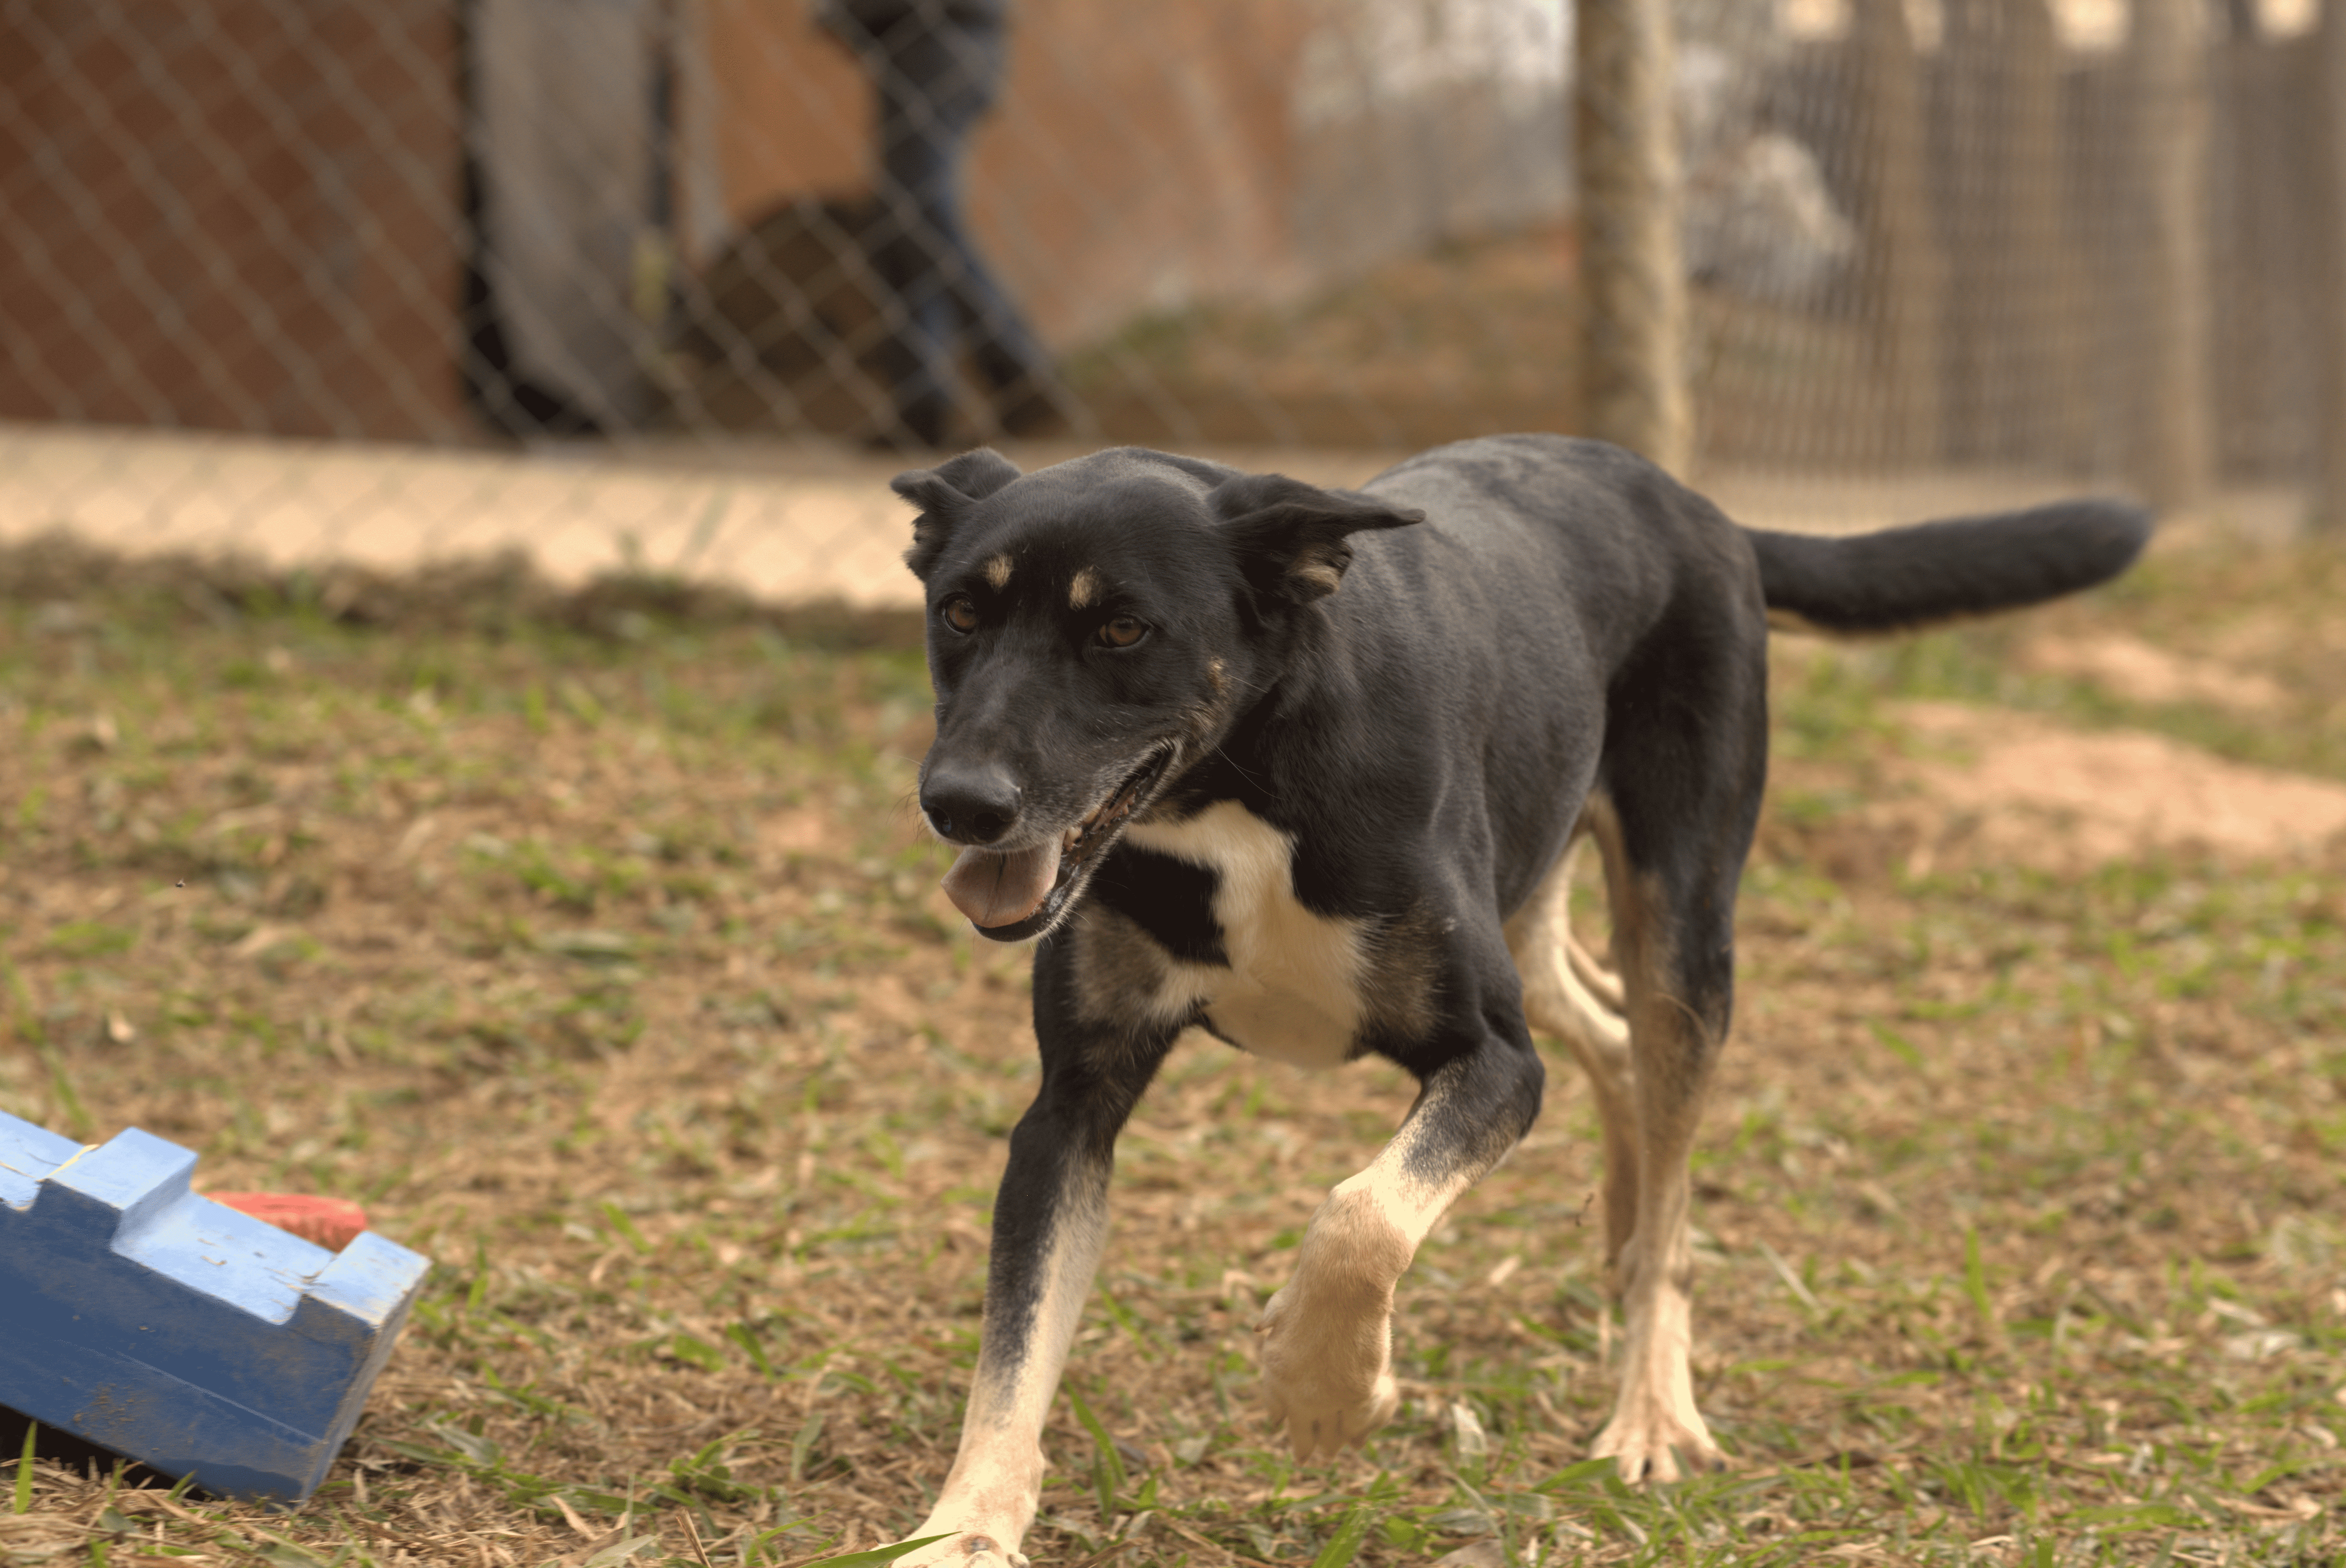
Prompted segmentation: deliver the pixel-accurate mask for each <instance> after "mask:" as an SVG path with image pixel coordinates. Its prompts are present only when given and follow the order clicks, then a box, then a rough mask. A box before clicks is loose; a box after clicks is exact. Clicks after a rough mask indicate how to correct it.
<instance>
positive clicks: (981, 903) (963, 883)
mask: <svg viewBox="0 0 2346 1568" xmlns="http://www.w3.org/2000/svg"><path fill="white" fill-rule="evenodd" d="M1172 755H1173V748H1171V747H1159V748H1158V749H1156V750H1155V751H1152V752H1150V753H1149V754H1148V757H1147V758H1146V759H1144V760H1143V761H1142V762H1141V764H1140V766H1139V767H1137V768H1136V769H1133V771H1132V772H1131V773H1130V774H1129V775H1128V776H1127V778H1126V779H1125V780H1124V782H1123V783H1121V784H1119V785H1117V787H1116V788H1115V789H1113V790H1111V791H1109V792H1108V794H1107V797H1106V798H1105V799H1102V800H1101V801H1100V803H1099V804H1098V805H1096V806H1095V807H1093V808H1092V809H1091V810H1090V811H1089V812H1088V813H1087V814H1086V816H1085V817H1084V819H1083V820H1081V821H1079V822H1077V823H1076V825H1075V826H1073V827H1071V828H1069V829H1067V830H1066V831H1064V832H1062V833H1059V834H1057V835H1056V836H1055V837H1053V838H1049V839H1045V840H1044V841H1043V842H1041V843H1039V844H1036V845H1034V846H1032V847H1031V848H1028V849H1024V850H1009V851H1008V852H1006V853H1005V852H1002V851H997V850H981V849H967V850H963V851H962V852H961V855H960V857H959V858H958V859H956V860H954V863H953V870H951V871H947V872H946V873H945V880H944V890H945V897H947V898H949V899H951V900H952V901H953V903H954V908H955V909H957V910H959V911H961V912H962V913H964V914H965V915H967V916H968V917H969V921H970V923H971V924H972V925H974V926H976V927H977V928H978V929H979V930H980V931H982V932H984V933H985V934H986V935H988V936H990V937H995V938H999V939H1000V940H1002V941H1005V942H1016V941H1019V940H1021V939H1023V938H1025V937H1028V936H1032V935H1034V934H1035V932H1039V931H1041V930H1043V929H1044V928H1045V926H1047V925H1049V924H1050V922H1051V921H1052V920H1053V919H1054V918H1056V915H1057V914H1058V912H1059V910H1060V907H1061V906H1062V905H1063V904H1064V903H1065V901H1066V896H1067V892H1068V890H1070V889H1071V888H1073V887H1074V886H1075V883H1076V878H1077V877H1078V876H1079V875H1080V874H1081V873H1082V871H1083V869H1084V867H1085V866H1086V864H1087V863H1089V862H1090V860H1092V859H1093V857H1095V856H1096V855H1097V854H1098V853H1099V851H1100V850H1102V849H1103V848H1105V847H1106V846H1107V843H1108V842H1109V841H1110V840H1113V839H1114V838H1115V837H1116V835H1117V830H1119V829H1121V828H1122V827H1123V826H1124V824H1125V822H1126V821H1127V820H1129V819H1130V817H1131V816H1132V814H1133V812H1134V811H1136V810H1137V809H1139V808H1140V805H1141V802H1142V800H1143V799H1144V798H1145V797H1146V796H1147V794H1148V789H1149V786H1150V785H1152V784H1154V783H1155V782H1156V781H1157V779H1158V777H1159V776H1160V775H1161V774H1162V773H1163V772H1164V769H1165V764H1166V762H1167V761H1168V759H1170V758H1171V757H1172Z"/></svg>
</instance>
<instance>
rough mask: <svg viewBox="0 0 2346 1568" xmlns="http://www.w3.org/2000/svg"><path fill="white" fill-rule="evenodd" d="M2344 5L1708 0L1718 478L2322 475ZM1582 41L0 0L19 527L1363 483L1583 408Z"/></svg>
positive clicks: (1803, 482) (831, 579)
mask: <svg viewBox="0 0 2346 1568" xmlns="http://www.w3.org/2000/svg"><path fill="white" fill-rule="evenodd" d="M2315 3H2316V0H2221V3H2220V4H2219V3H2216V0H1780V3H1778V4H1775V5H1766V4H1760V3H1759V0H1678V4H1677V5H1675V7H1674V8H1673V20H1674V24H1675V29H1674V30H1675V34H1676V47H1675V60H1674V64H1673V65H1672V66H1670V68H1669V71H1668V76H1667V79H1666V80H1665V81H1664V82H1663V83H1661V84H1660V85H1659V86H1658V87H1657V88H1655V89H1654V91H1653V93H1652V94H1650V95H1649V102H1652V103H1661V104H1667V105H1668V106H1670V107H1671V113H1672V117H1673V120H1674V124H1675V127H1676V137H1677V141H1678V149H1679V154H1680V158H1681V168H1682V174H1681V176H1680V178H1681V180H1682V190H1683V199H1682V202H1681V205H1680V210H1679V214H1678V221H1677V224H1676V225H1675V236H1674V238H1675V240H1676V249H1677V250H1678V253H1679V254H1680V255H1681V256H1682V258H1683V266H1684V268H1685V270H1686V274H1687V277H1688V280H1689V284H1690V287H1689V290H1688V294H1687V303H1688V309H1687V311H1686V321H1685V322H1684V326H1683V331H1680V332H1679V334H1678V341H1679V343H1680V344H1681V347H1680V348H1678V350H1676V352H1678V353H1682V354H1683V355H1685V356H1686V359H1687V363H1686V366H1685V372H1686V373H1685V376H1684V386H1685V388H1686V390H1687V391H1688V393H1689V394H1690V396H1689V398H1688V410H1689V416H1688V417H1689V418H1690V422H1691V450H1692V452H1693V453H1694V457H1693V459H1692V462H1691V464H1690V465H1691V466H1692V467H1693V468H1694V469H1695V470H1696V472H1697V475H1698V478H1699V479H1700V480H1701V481H1702V482H1704V483H1706V484H1715V485H1717V486H1719V487H1722V488H1725V489H1726V490H1727V491H1728V492H1729V494H1730V496H1731V497H1732V496H1737V495H1740V496H1743V497H1747V498H1749V504H1751V505H1753V506H1759V507H1762V508H1764V509H1768V510H1769V511H1770V514H1771V515H1774V516H1796V515H1797V514H1802V513H1819V514H1821V513H1827V512H1831V511H1834V510H1836V509H1841V510H1853V512H1854V513H1855V514H1871V513H1872V511H1873V510H1874V509H1876V508H1882V509H1887V510H1899V509H1904V508H1905V507H1906V505H1907V498H1908V497H1909V496H1910V495H1919V494H1921V493H1922V492H1923V491H1928V492H1929V493H1930V494H1931V496H1932V497H1933V502H1932V504H1933V505H1945V504H1955V505H1960V504H1965V503H1966V502H1967V501H1968V500H1970V499H1973V498H2000V497H2002V496H2004V495H2007V494H2022V493H2027V492H2030V491H2033V490H2045V489H2053V488H2065V487H2072V486H2075V485H2077V484H2085V483H2095V484H2125V485H2128V486H2131V487H2133V488H2135V489H2137V490H2139V491H2142V492H2145V493H2147V494H2151V495H2153V496H2155V497H2157V498H2159V499H2162V500H2164V501H2167V502H2168V503H2170V504H2194V503H2198V502H2203V501H2205V500H2207V499H2208V498H2209V497H2223V498H2227V500H2226V504H2234V502H2236V501H2237V498H2238V497H2239V496H2242V495H2246V496H2249V502H2246V503H2239V504H2244V505H2249V506H2251V507H2254V506H2261V507H2263V508H2264V509H2265V510H2267V511H2269V512H2272V513H2274V514H2277V515H2280V516H2283V517H2296V516H2300V515H2306V514H2314V513H2315V512H2317V511H2318V510H2319V494H2320V486H2321V477H2322V474H2321V470H2322V466H2323V459H2324V456H2325V454H2327V453H2330V452H2331V451H2333V450H2335V449H2336V448H2337V447H2338V446H2339V445H2340V443H2337V442H2334V441H2331V440H2330V439H2328V438H2327V436H2326V435H2325V432H2326V431H2328V430H2329V429H2331V427H2332V425H2333V424H2334V423H2337V422H2338V420H2339V419H2340V412H2339V407H2338V405H2339V403H2340V402H2341V399H2340V397H2339V395H2338V394H2337V393H2336V392H2334V391H2333V385H2334V383H2335V382H2337V380H2338V379H2339V378H2338V377H2337V376H2336V375H2335V374H2333V372H2332V365H2333V361H2335V360H2337V359H2338V358H2340V357H2341V352H2340V351H2338V350H2336V349H2334V348H2333V347H2332V346H2331V345H2332V344H2333V343H2335V342H2336V341H2337V340H2338V339H2339V338H2340V337H2341V327H2340V324H2339V320H2340V314H2341V312H2340V310H2339V306H2338V303H2337V302H2338V300H2339V298H2340V296H2341V289H2340V287H2339V286H2338V280H2339V278H2340V276H2341V268H2340V266H2339V261H2338V256H2337V250H2338V248H2339V241H2338V239H2337V235H2338V233H2339V231H2340V229H2341V226H2346V219H2342V218H2341V210H2340V208H2341V204H2340V202H2339V200H2338V199H2337V198H2336V195H2335V192H2336V190H2337V189H2338V188H2339V187H2340V185H2341V175H2340V172H2339V168H2338V159H2337V158H2334V157H2333V155H2332V154H2331V151H2330V150H2329V149H2330V148H2331V146H2332V144H2333V142H2334V141H2335V139H2336V138H2337V137H2338V135H2339V132H2338V130H2337V128H2336V127H2335V126H2334V125H2333V122H2332V118H2331V105H2332V102H2333V99H2334V97H2335V95H2334V94H2333V93H2332V92H2331V89H2330V85H2329V84H2330V83H2331V80H2332V79H2333V78H2334V77H2336V76H2338V75H2339V71H2338V67H2337V66H2334V65H2333V64H2332V63H2331V59H2332V56H2337V55H2338V54H2339V53H2340V49H2339V46H2338V41H2337V39H2336V37H2335V36H2334V32H2333V31H2330V30H2325V28H2324V27H2323V26H2322V25H2321V18H2320V16H2319V15H2317V13H2316V10H2315ZM1614 8H1615V9H1620V8H1621V7H1620V6H1619V5H1615V6H1614ZM1629 8H1630V9H1633V10H1634V9H1635V6H1634V5H1632V6H1630V7H1629ZM1573 31H1574V27H1573V19H1572V16H1571V14H1570V7H1569V6H1568V5H1566V4H1565V3H1564V0H1163V3H1161V4H1158V5H1147V6H1125V5H1103V4H1100V3H1098V0H1021V3H1020V4H1019V5H1016V6H1015V9H1005V7H1004V6H1002V5H999V4H998V3H996V0H830V3H828V4H825V5H819V6H808V5H801V4H795V3H786V0H364V3H362V0H0V234H4V235H5V239H0V334H5V342H0V421H6V422H9V423H5V424H0V532H5V534H6V535H22V534H24V533H26V532H28V531H32V530H36V529H38V528H41V527H45V526H48V525H52V524H71V525H73V526H75V527H76V528H78V529H80V530H81V531H83V532H85V533H88V534H91V535H96V536H97V537H99V538H101V539H103V540H107V541H110V542H117V543H122V544H126V545H142V544H147V545H151V544H157V543H176V544H184V543H208V544H211V545H222V544H225V545H240V546H243V547H246V548H248V549H251V550H255V551H258V552H260V553H262V554H276V555H286V556H289V557H298V556H303V555H346V556H347V555H356V556H360V557H368V556H375V557H381V558H382V559H384V560H396V559H407V558H413V556H414V555H418V554H439V553H446V552H449V551H453V550H463V549H479V548H484V547H489V546H492V545H500V544H506V543H512V542H515V541H519V542H524V543H526V544H528V545H531V546H533V547H534V548H535V549H537V550H538V551H540V553H541V554H542V555H545V556H546V558H547V559H548V561H549V563H550V564H553V565H556V567H557V568H559V567H560V566H561V565H563V564H564V562H565V561H568V562H570V564H572V565H576V566H577V567H578V568H580V569H586V567H588V566H590V565H594V564H596V563H599V562H604V561H606V560H607V558H608V557H610V555H611V554H612V552H613V551H614V550H617V549H620V548H622V547H623V546H622V543H621V542H624V548H625V549H626V550H627V551H631V552H634V553H636V554H637V555H639V556H640V557H641V558H642V559H645V560H647V561H649V562H651V563H653V564H655V565H670V566H682V567H686V568H689V569H702V570H709V571H716V572H721V573H725V574H729V575H734V576H737V577H740V578H743V579H744V580H745V581H747V582H749V583H750V585H752V586H755V587H757V588H759V589H760V590H761V591H767V592H776V593H784V594H801V595H803V594H807V593H825V592H836V593H845V594H848V595H849V596H863V595H865V594H866V592H867V590H868V591H869V592H871V593H880V592H882V589H880V588H878V587H876V586H874V585H878V584H881V583H882V582H885V583H887V584H888V585H890V587H891V589H892V586H893V585H894V583H895V579H896V577H897V575H899V569H898V568H895V567H894V566H893V565H892V552H893V549H894V548H895V546H896V545H897V543H898V540H897V535H898V533H899V532H900V531H901V516H900V515H899V511H898V509H897V508H896V507H895V506H894V505H893V504H892V502H891V501H890V500H889V499H888V497H886V495H885V494H883V493H882V492H881V491H880V490H879V489H878V488H877V486H876V484H874V479H875V476H876V475H878V474H880V473H884V472H885V471H886V470H887V468H888V467H889V466H891V465H892V463H896V462H897V461H898V460H897V459H896V458H895V457H893V456H891V455H888V454H889V453H903V452H913V451H918V450H922V449H926V448H932V447H935V446H938V445H954V444H959V443H970V442H975V441H980V440H994V441H1008V442H1021V441H1023V442H1026V443H1043V444H1041V445H1039V446H1035V447H1034V448H1033V450H1035V451H1036V452H1040V453H1050V452H1054V451H1057V450H1062V449H1064V447H1065V446H1066V444H1068V443H1095V442H1100V441H1110V440H1114V441H1125V440H1131V441H1144V442H1148V443H1157V444H1167V445H1175V446H1189V447H1198V446H1217V445H1219V446H1232V445H1242V446H1247V447H1252V448H1263V447H1283V448H1289V449H1299V448H1309V449H1314V450H1316V451H1318V452H1319V453H1321V454H1322V455H1321V456H1319V457H1317V458H1306V457H1302V456H1300V455H1298V454H1297V453H1296V452H1295V451H1293V450H1290V451H1289V452H1288V453H1284V454H1283V455H1282V457H1281V459H1280V461H1283V462H1285V463H1286V464H1287V465H1288V466H1290V467H1298V466H1301V467H1305V468H1310V469H1312V470H1313V471H1314V473H1315V476H1318V475H1321V474H1324V475H1325V476H1326V477H1329V478H1332V479H1345V478H1351V479H1357V478H1359V477H1362V476H1364V475H1365V474H1366V473H1368V472H1371V471H1372V469H1373V467H1374V466H1375V462H1374V459H1373V458H1372V456H1370V455H1369V454H1370V453H1393V452H1398V451H1402V450H1406V449H1409V448H1412V447H1415V446H1418V445H1422V444H1425V443H1431V442H1435V441H1441V440H1445V439H1451V438H1454V437H1459V436H1464V435H1470V434H1474V433H1484V432H1490V431H1496V430H1509V429H1526V428H1528V429H1556V430H1566V431H1572V430H1579V429H1585V428H1589V427H1590V423H1591V418H1590V415H1591V410H1590V407H1589V402H1588V400H1589V398H1590V397H1591V396H1598V397H1601V396H1603V395H1606V394H1605V393H1604V392H1602V390H1601V389H1602V388H1603V387H1604V385H1605V384H1606V383H1605V382H1604V381H1603V378H1602V377H1595V376H1591V375H1589V374H1587V373H1586V371H1587V370H1588V368H1589V367H1587V366H1586V364H1585V363H1584V353H1585V345H1586V344H1588V343H1591V342H1596V343H1598V344H1599V345H1600V352H1601V351H1602V348H1601V345H1602V343H1603V341H1604V334H1603V332H1601V331H1599V332H1596V333H1593V334H1592V333H1590V332H1589V331H1586V329H1587V328H1588V327H1589V326H1590V325H1591V323H1590V322H1589V321H1588V320H1587V310H1588V301H1589V300H1590V298H1591V293H1590V290H1588V289H1587V288H1585V287H1584V282H1585V281H1586V279H1585V278H1584V270H1583V265H1582V264H1583V261H1584V260H1585V259H1586V260H1591V261H1592V262H1593V260H1594V258H1595V257H1596V254H1597V253H1598V250H1599V249H1602V248H1603V247H1605V246H1606V245H1608V244H1609V243H1610V242H1611V239H1610V236H1609V233H1608V230H1607V228H1606V225H1607V220H1608V219H1609V217H1610V216H1611V213H1612V209H1610V208H1609V207H1608V206H1607V199H1606V198H1605V194H1604V193H1605V187H1604V185H1603V182H1602V180H1601V179H1597V178H1595V175H1596V172H1597V171H1595V170H1592V182H1591V184H1590V186H1589V190H1588V199H1586V200H1584V201H1581V202H1579V203H1578V204H1577V208H1578V210H1576V199H1575V193H1576V181H1575V178H1574V175H1573V170H1572V166H1571V156H1570V151H1569V148H1570V144H1571V143H1572V142H1573V140H1574V133H1573V129H1572V127H1573V122H1574V117H1573V115H1572V113H1571V112H1569V100H1570V97H1571V80H1572V75H1573V72H1572V58H1573V41H1572V34H1573ZM1602 36H1603V35H1600V34H1598V33H1597V32H1596V31H1594V30H1593V24H1592V30H1591V31H1590V33H1589V34H1588V39H1589V41H1590V46H1591V47H1592V48H1593V47H1596V46H1597V43H1596V41H1597V40H1598V39H1600V37H1602ZM1590 112H1591V107H1590V105H1589V104H1588V103H1587V102H1586V101H1584V102H1583V103H1582V105H1581V121H1580V133H1579V134H1580V135H1581V136H1582V137H1584V138H1585V137H1588V136H1590V135H1591V134H1592V130H1591V122H1590V120H1589V118H1588V116H1589V114H1590ZM1597 112H1598V113H1599V114H1601V113H1602V112H1603V108H1602V106H1601V105H1599V106H1598V109H1597ZM1631 112H1641V111H1631ZM1642 112H1650V111H1642ZM1598 128H1600V129H1601V128H1602V127H1601V126H1600V127H1598ZM1584 247H1586V249H1584ZM1589 275H1590V276H1593V275H1594V274H1593V271H1592V272H1591V273H1590V274H1589ZM1600 293H1601V291H1600ZM1604 298H1609V297H1604ZM1615 311H1617V307H1615V306H1613V305H1610V304H1604V303H1602V302H1601V300H1600V309H1599V314H1598V320H1597V321H1596V322H1595V323H1594V324H1595V325H1596V326H1597V327H1599V328H1603V327H1606V326H1607V325H1608V324H1610V323H1612V322H1613V321H1614V320H1615ZM1592 387H1593V388H1596V389H1599V390H1598V391H1596V392H1591V391H1590V389H1591V388H1592ZM240 437H241V438H263V439H260V440H240V439H234V438H240ZM516 440H518V441H520V442H522V443H525V444H526V448H527V450H528V451H529V452H530V453H533V454H534V455H533V456H532V457H531V458H530V459H529V460H527V461H524V462H519V463H516V462H515V460H514V459H513V458H512V457H511V456H510V455H506V454H509V453H510V452H511V450H512V448H513V446H514V443H515V442H516ZM1052 443H1058V444H1056V445H1054V444H1052ZM867 449H869V450H871V451H872V452H874V453H878V454H879V455H875V456H872V457H870V458H866V457H865V456H863V455H862V454H863V453H864V452H865V451H866V450H867ZM615 465H616V466H615ZM1851 496H1855V497H1859V499H1858V500H1856V501H1854V502H1851V501H1849V500H1848V498H1849V497H1851ZM1918 504H1919V503H1918Z"/></svg>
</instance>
